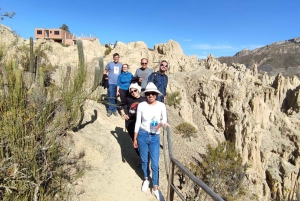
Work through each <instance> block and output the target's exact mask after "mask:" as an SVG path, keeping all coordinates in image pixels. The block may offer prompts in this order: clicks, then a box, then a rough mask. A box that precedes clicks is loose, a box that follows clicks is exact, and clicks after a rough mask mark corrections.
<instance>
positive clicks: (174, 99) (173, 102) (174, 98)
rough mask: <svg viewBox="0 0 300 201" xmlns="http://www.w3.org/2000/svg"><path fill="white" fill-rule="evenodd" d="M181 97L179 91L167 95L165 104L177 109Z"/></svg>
mask: <svg viewBox="0 0 300 201" xmlns="http://www.w3.org/2000/svg"><path fill="white" fill-rule="evenodd" d="M180 101H181V96H180V93H179V91H175V92H170V93H167V104H168V105H169V106H174V107H177V106H178V105H180Z"/></svg>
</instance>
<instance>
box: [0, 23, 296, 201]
mask: <svg viewBox="0 0 300 201" xmlns="http://www.w3.org/2000/svg"><path fill="white" fill-rule="evenodd" d="M0 29H1V26H0ZM2 29H3V28H2ZM0 33H2V32H1V31H0ZM5 37H8V36H5ZM2 38H3V36H2ZM0 39H1V36H0ZM21 43H23V41H21ZM40 43H43V45H49V46H52V47H53V50H52V51H49V52H47V54H48V56H49V57H50V58H51V60H50V61H51V63H52V64H53V65H55V66H56V67H57V69H56V73H54V74H53V77H52V78H53V80H55V82H54V83H59V80H61V78H60V76H61V75H64V74H65V67H66V66H72V67H74V68H75V67H76V64H77V49H76V46H70V47H63V46H61V45H60V44H57V43H54V42H51V41H44V40H39V41H36V44H40ZM299 44H300V43H299V40H297V39H294V40H291V41H285V42H283V43H279V44H272V45H270V46H269V47H263V48H260V49H257V50H253V51H243V52H240V53H239V54H237V55H236V56H235V57H232V58H248V57H249V63H250V64H251V65H252V66H250V67H249V68H247V67H246V66H245V65H243V64H232V63H237V62H238V61H231V60H230V58H224V59H228V60H229V61H228V63H230V64H228V65H227V64H226V62H225V61H223V62H222V60H221V59H222V58H219V60H218V59H216V58H214V57H213V56H212V55H210V56H208V57H207V59H206V60H205V61H198V59H197V58H196V57H190V56H187V55H184V54H183V52H182V49H181V47H180V45H179V44H178V43H177V42H176V41H173V40H170V41H168V42H167V43H165V44H157V45H155V47H154V49H153V50H152V49H149V48H148V47H147V46H146V44H145V43H144V42H141V41H140V42H132V43H129V44H125V43H122V42H118V43H117V46H116V48H115V49H113V50H112V52H111V53H110V54H109V55H108V56H106V57H105V58H104V60H105V62H106V63H107V62H109V61H111V60H112V54H113V53H115V52H118V53H120V55H121V58H120V60H121V62H122V63H128V64H129V65H130V67H131V69H130V71H131V72H132V73H134V72H135V69H136V68H138V67H139V63H140V59H141V58H143V57H146V58H148V59H149V66H150V67H151V68H154V69H155V68H156V67H157V64H158V63H157V62H159V61H160V60H162V59H165V60H167V61H169V66H170V70H169V72H168V75H169V85H168V92H176V91H179V92H180V96H181V97H182V100H181V103H180V105H179V106H178V107H176V108H173V107H168V115H169V119H170V123H171V125H172V131H174V129H175V127H176V125H178V123H180V122H182V121H187V122H190V123H192V124H193V125H195V126H196V127H197V128H198V134H197V135H198V138H193V139H192V141H184V140H182V139H181V137H174V138H173V140H174V141H173V145H174V146H173V149H174V153H175V154H174V155H175V156H176V157H178V158H179V161H181V162H185V161H189V160H192V157H195V156H197V155H198V153H205V148H206V145H207V144H213V145H215V144H216V143H217V140H220V141H225V140H227V141H231V142H233V143H234V144H235V146H236V148H237V150H238V151H239V153H240V154H241V155H242V157H243V162H244V163H246V162H247V163H248V164H249V168H248V169H247V173H246V182H245V183H246V184H247V188H248V189H249V191H247V195H246V197H245V198H244V200H293V199H295V198H296V192H297V191H299V190H300V187H299V185H300V177H299V175H300V172H299V169H300V150H299V147H300V131H299V128H300V114H299V111H300V81H299V79H298V78H297V76H291V77H285V76H283V74H282V73H279V74H277V73H276V76H272V74H268V73H261V71H260V70H261V68H262V67H263V66H264V65H266V63H264V62H266V61H269V62H270V61H272V59H271V57H270V55H273V56H274V55H277V56H276V59H278V58H282V59H278V60H276V62H275V61H273V63H272V64H273V65H275V64H276V65H278V66H281V65H280V64H281V63H289V62H290V61H295V62H291V63H289V65H290V66H295V65H296V64H295V63H296V61H298V60H297V59H296V58H295V59H294V60H290V59H287V57H286V56H287V53H286V52H289V50H290V49H293V50H294V52H295V54H296V53H297V52H298V54H299V52H300V49H299ZM23 45H26V41H25V42H24V43H23ZM270 47H272V48H270ZM275 47H278V48H277V50H276V51H275V50H274V49H275ZM269 49H272V51H268V50H269ZM10 51H12V50H10ZM104 51H105V47H104V46H103V45H101V44H100V43H99V41H94V42H84V52H85V54H86V58H87V64H88V71H89V72H90V79H89V80H93V69H94V66H95V65H97V61H98V59H99V57H100V56H102V55H103V53H104ZM254 54H255V55H256V56H254V57H251V58H255V59H252V60H251V58H250V55H254ZM10 55H13V53H11V54H10ZM13 58H15V57H13ZM272 58H273V57H272ZM220 61H221V62H220ZM251 62H252V63H251ZM280 62H281V63H280ZM249 63H246V65H250V64H249ZM297 65H298V64H297ZM272 68H274V69H277V70H278V69H279V68H275V67H272ZM281 68H283V67H281ZM298 68H299V65H298ZM287 69H288V68H287ZM293 69H294V68H293ZM59 72H60V73H59ZM172 133H174V132H172ZM173 135H175V134H173ZM182 150H185V151H184V152H183V151H182Z"/></svg>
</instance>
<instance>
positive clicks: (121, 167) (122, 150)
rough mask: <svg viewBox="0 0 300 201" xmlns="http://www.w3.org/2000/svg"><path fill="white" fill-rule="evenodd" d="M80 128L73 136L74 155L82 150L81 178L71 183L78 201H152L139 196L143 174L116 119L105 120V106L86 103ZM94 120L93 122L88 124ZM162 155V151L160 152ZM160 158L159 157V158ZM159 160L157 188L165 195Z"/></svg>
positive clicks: (144, 196)
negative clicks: (82, 165) (83, 164)
mask: <svg viewBox="0 0 300 201" xmlns="http://www.w3.org/2000/svg"><path fill="white" fill-rule="evenodd" d="M85 107H86V113H85V119H84V121H83V126H82V127H83V128H81V129H80V130H79V131H77V132H73V133H72V136H73V141H74V153H76V154H79V153H80V152H81V151H83V150H84V153H85V157H84V161H85V162H86V169H85V174H84V175H83V177H81V178H79V179H78V180H77V181H76V182H75V183H74V191H75V194H76V196H77V197H78V199H79V200H90V201H93V200H95V201H98V200H107V201H109V200H116V201H117V200H156V199H155V197H154V196H153V195H151V191H150V190H151V189H149V190H148V192H146V193H143V192H142V191H141V184H142V178H143V173H142V170H141V168H140V167H138V166H137V156H136V154H135V152H134V150H133V147H132V143H131V139H130V137H129V135H128V134H127V132H126V131H125V129H124V128H125V126H124V120H122V119H121V117H120V116H117V117H116V116H113V115H112V116H111V117H107V116H106V110H105V106H104V105H102V104H99V103H96V102H94V101H87V102H86V105H85ZM92 119H94V121H93V122H91V120H92ZM161 151H162V150H161ZM161 156H163V155H161ZM163 161H164V158H163V157H161V164H160V184H161V186H162V188H161V190H162V192H163V194H164V195H166V189H167V186H166V173H165V171H164V170H165V169H164V166H163Z"/></svg>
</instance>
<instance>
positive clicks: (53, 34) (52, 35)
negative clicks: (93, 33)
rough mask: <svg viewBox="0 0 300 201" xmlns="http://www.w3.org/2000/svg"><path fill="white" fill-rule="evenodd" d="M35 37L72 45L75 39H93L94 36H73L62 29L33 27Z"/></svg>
mask: <svg viewBox="0 0 300 201" xmlns="http://www.w3.org/2000/svg"><path fill="white" fill-rule="evenodd" d="M34 34H35V38H36V39H49V40H53V41H55V42H58V43H62V44H64V45H74V44H76V40H90V41H94V40H96V39H97V38H95V37H75V36H74V34H71V33H69V32H67V31H64V30H62V29H45V28H35V31H34Z"/></svg>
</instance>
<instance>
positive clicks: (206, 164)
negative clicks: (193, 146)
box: [188, 141, 248, 201]
mask: <svg viewBox="0 0 300 201" xmlns="http://www.w3.org/2000/svg"><path fill="white" fill-rule="evenodd" d="M202 157H203V161H202V162H200V161H199V160H197V159H194V162H191V163H190V164H189V165H188V166H189V169H190V171H191V172H192V173H193V174H194V175H195V176H197V177H200V179H202V181H203V182H204V183H206V184H207V185H208V186H209V187H210V188H211V189H212V190H213V191H215V192H216V193H217V194H219V195H220V196H221V197H223V198H225V200H228V201H231V200H232V201H233V200H237V199H238V198H240V197H241V196H243V195H245V191H246V189H245V186H244V185H243V180H244V177H245V172H246V169H247V167H248V166H247V164H244V165H243V164H242V157H241V156H240V154H239V153H238V152H237V151H236V150H235V147H234V144H232V143H231V142H228V141H225V142H222V143H221V142H218V146H216V147H213V146H211V145H208V146H207V152H206V154H205V155H203V156H202ZM198 190H199V189H198ZM196 192H198V191H196ZM196 196H197V195H196Z"/></svg>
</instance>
